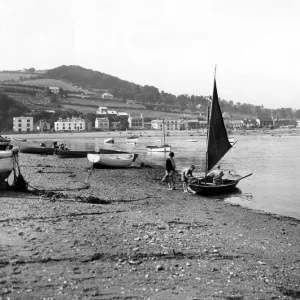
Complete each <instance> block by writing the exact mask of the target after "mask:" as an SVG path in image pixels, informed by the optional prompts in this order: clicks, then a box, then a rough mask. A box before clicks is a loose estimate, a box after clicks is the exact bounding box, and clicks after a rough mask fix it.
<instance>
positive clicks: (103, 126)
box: [95, 117, 109, 131]
mask: <svg viewBox="0 0 300 300" xmlns="http://www.w3.org/2000/svg"><path fill="white" fill-rule="evenodd" d="M95 129H99V130H102V131H108V130H109V119H108V118H106V117H100V118H99V117H98V118H96V119H95Z"/></svg>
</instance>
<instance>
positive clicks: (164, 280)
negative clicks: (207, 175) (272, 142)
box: [0, 153, 300, 300]
mask: <svg viewBox="0 0 300 300" xmlns="http://www.w3.org/2000/svg"><path fill="white" fill-rule="evenodd" d="M19 161H20V169H21V172H22V174H23V176H24V178H25V180H26V181H27V182H28V183H29V190H30V191H31V192H29V193H24V192H17V191H0V207H1V211H0V241H1V243H0V254H1V255H0V299H1V300H2V299H48V300H50V299H162V300H166V299H178V300H179V299H183V300H185V299H194V300H196V299H298V298H300V285H299V282H300V253H299V246H300V235H299V229H300V221H299V220H297V219H294V218H290V217H284V216H279V215H275V214H269V213H263V212H260V211H254V210H250V209H247V208H243V207H241V206H238V205H233V204H230V203H225V202H224V201H222V199H221V198H220V197H210V198H208V197H203V196H195V195H191V194H184V193H182V187H181V183H180V181H179V178H180V176H179V174H178V181H177V184H176V185H177V189H176V190H174V191H169V190H168V189H167V185H166V184H165V183H162V182H161V179H162V177H163V175H164V170H163V168H162V167H160V166H152V165H146V166H145V167H140V163H141V161H140V160H137V162H136V163H135V164H133V165H132V167H130V168H127V169H94V168H91V163H89V162H88V160H87V159H59V158H57V157H55V156H46V157H45V156H37V155H30V154H22V153H20V154H19ZM11 181H12V177H10V182H11Z"/></svg>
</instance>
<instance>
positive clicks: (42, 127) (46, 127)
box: [36, 120, 50, 132]
mask: <svg viewBox="0 0 300 300" xmlns="http://www.w3.org/2000/svg"><path fill="white" fill-rule="evenodd" d="M36 130H37V131H42V132H47V131H50V123H48V122H47V121H45V120H40V121H38V123H37V126H36Z"/></svg>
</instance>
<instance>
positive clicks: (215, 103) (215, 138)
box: [188, 76, 252, 195]
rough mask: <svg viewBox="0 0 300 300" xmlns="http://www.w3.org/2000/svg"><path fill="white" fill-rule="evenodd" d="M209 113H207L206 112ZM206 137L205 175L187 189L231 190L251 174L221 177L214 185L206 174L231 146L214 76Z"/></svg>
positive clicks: (206, 191) (211, 191)
mask: <svg viewBox="0 0 300 300" xmlns="http://www.w3.org/2000/svg"><path fill="white" fill-rule="evenodd" d="M208 115H209V113H208ZM208 120H209V123H208V128H209V131H208V139H207V149H206V166H205V177H204V178H201V179H199V180H196V183H191V184H190V185H189V187H188V190H189V191H190V192H192V193H194V194H210V195H213V194H222V193H226V192H230V191H233V190H234V189H235V187H236V185H237V184H238V183H239V181H240V180H241V179H243V178H246V177H248V176H250V175H252V173H251V174H248V175H246V176H244V177H240V178H238V179H234V180H231V179H223V182H222V184H219V185H216V184H214V183H213V180H212V178H209V177H207V176H206V174H207V173H208V172H209V171H210V170H211V169H212V168H213V167H214V166H215V165H216V164H217V163H218V162H219V161H220V160H221V159H222V157H223V156H224V155H225V154H226V153H227V152H228V151H229V150H230V149H231V148H232V145H231V143H230V142H229V140H228V135H227V132H226V128H225V125H224V120H223V117H222V113H221V109H220V105H219V100H218V92H217V84H216V76H215V78H214V89H213V99H212V104H211V112H210V117H208Z"/></svg>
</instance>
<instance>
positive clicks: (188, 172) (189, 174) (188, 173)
mask: <svg viewBox="0 0 300 300" xmlns="http://www.w3.org/2000/svg"><path fill="white" fill-rule="evenodd" d="M194 170H195V166H194V165H190V167H189V168H186V169H184V170H183V171H182V173H181V181H182V187H183V192H184V193H187V192H188V189H187V188H188V180H189V179H190V178H193V177H194V176H193V171H194Z"/></svg>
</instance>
